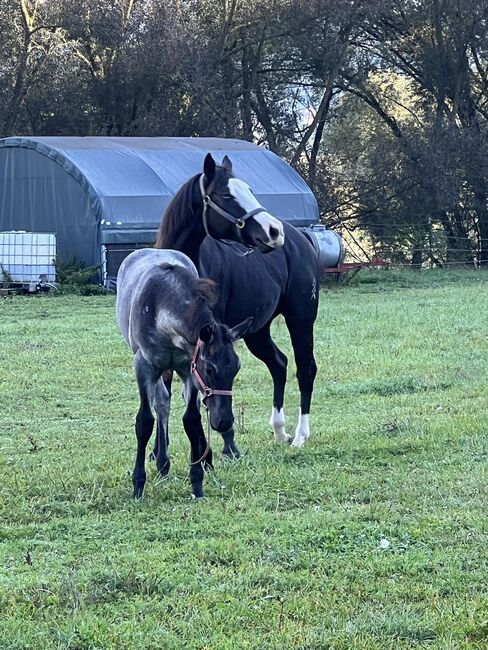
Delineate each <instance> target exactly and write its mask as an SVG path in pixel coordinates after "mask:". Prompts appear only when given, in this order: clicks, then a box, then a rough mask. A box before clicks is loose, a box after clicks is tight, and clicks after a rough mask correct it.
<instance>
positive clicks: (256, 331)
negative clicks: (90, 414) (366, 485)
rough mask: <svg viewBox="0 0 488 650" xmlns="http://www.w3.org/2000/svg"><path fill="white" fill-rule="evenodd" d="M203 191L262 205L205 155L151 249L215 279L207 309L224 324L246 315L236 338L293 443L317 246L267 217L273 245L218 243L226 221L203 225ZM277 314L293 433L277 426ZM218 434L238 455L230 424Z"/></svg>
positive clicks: (230, 202) (281, 433)
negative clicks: (290, 384) (292, 380)
mask: <svg viewBox="0 0 488 650" xmlns="http://www.w3.org/2000/svg"><path fill="white" fill-rule="evenodd" d="M202 186H203V187H205V188H207V189H206V190H205V192H204V199H202V193H201V192H200V189H199V188H200V187H202ZM208 195H209V196H210V200H211V201H212V203H213V204H214V205H215V204H216V205H217V206H218V207H220V209H221V211H225V212H227V211H229V212H230V211H231V212H232V213H233V215H235V216H237V217H238V218H239V217H241V216H242V217H244V216H245V215H246V214H249V212H251V211H253V210H259V209H263V208H262V207H261V206H260V204H259V203H258V201H257V200H256V198H255V197H254V195H253V194H252V192H251V189H250V188H249V186H248V185H247V183H244V182H243V181H241V180H238V179H236V178H234V176H233V174H232V165H231V163H230V161H229V159H228V158H227V157H225V158H224V160H223V162H222V166H216V165H215V162H214V161H213V159H212V157H211V156H210V154H208V155H207V158H206V159H205V165H204V173H203V174H202V175H198V176H194V177H193V178H191V179H190V180H189V181H188V182H187V183H185V185H183V187H182V188H181V189H180V190H179V192H178V193H177V194H176V195H175V197H174V198H173V201H172V202H171V203H170V205H169V206H168V208H167V210H166V212H165V214H164V216H163V219H162V222H161V225H160V227H159V232H158V236H157V240H156V248H172V249H176V250H180V251H182V252H184V253H186V254H187V255H188V256H189V257H190V258H191V259H192V260H193V262H194V263H195V265H196V266H197V267H198V268H199V271H200V275H201V276H202V277H207V278H211V279H212V280H214V281H215V282H216V283H217V285H218V290H219V296H220V299H219V302H218V305H216V307H215V308H214V313H215V314H216V316H217V317H218V318H219V319H221V321H222V322H224V323H226V324H227V325H229V326H230V327H232V326H233V325H235V324H237V323H239V322H241V320H242V319H243V318H247V317H250V316H252V317H253V322H252V325H251V327H250V328H249V330H248V332H247V334H246V335H245V336H244V341H245V343H246V345H247V347H248V348H249V350H250V351H251V352H252V354H254V356H256V357H257V358H258V359H260V360H261V361H263V362H264V363H265V364H266V366H267V367H268V369H269V371H270V373H271V376H272V379H273V387H274V390H273V407H272V413H271V420H270V423H271V425H272V427H273V430H274V437H275V440H276V441H277V442H284V443H292V444H293V445H294V446H295V447H301V446H302V445H303V444H304V443H305V441H306V440H307V438H308V437H309V435H310V423H309V419H310V403H311V398H312V391H313V384H314V379H315V375H316V364H315V359H314V354H313V326H314V322H315V319H316V316H317V309H318V300H319V262H318V255H317V251H316V249H315V247H314V246H313V244H312V243H311V241H310V240H309V239H308V238H307V237H306V236H305V235H304V234H303V233H302V232H300V231H299V230H297V229H296V228H294V227H293V226H291V225H289V224H287V223H283V224H282V225H281V228H282V229H281V231H278V232H276V231H274V230H273V229H274V228H275V225H274V224H273V225H272V226H271V227H270V228H269V233H270V234H271V235H273V236H274V241H275V242H278V243H279V244H281V245H280V246H275V247H274V250H271V247H270V244H269V240H268V242H267V243H263V241H262V235H256V236H255V237H254V244H256V241H257V242H258V243H259V244H260V246H259V247H256V248H254V249H253V250H252V251H251V250H250V249H248V250H247V251H246V250H245V249H244V248H243V247H242V246H239V245H237V246H230V245H224V244H222V243H221V242H219V241H217V239H221V238H222V233H223V232H224V231H225V232H229V226H228V224H227V223H226V222H225V219H223V218H220V221H219V217H220V214H219V213H218V212H217V213H216V214H215V215H214V219H213V221H212V225H211V227H209V224H208V220H206V219H205V197H207V199H208ZM225 229H227V230H225ZM242 233H243V235H244V233H245V230H243V231H242ZM206 235H208V236H206ZM225 236H226V237H228V235H225ZM260 237H261V240H260ZM229 238H230V237H229ZM238 241H240V242H241V243H242V244H245V245H246V244H247V245H250V244H252V243H253V242H251V241H249V240H247V239H246V238H245V237H244V236H243V237H242V238H241V239H240V240H239V239H238ZM248 253H250V254H248ZM278 314H282V315H283V316H284V318H285V322H286V325H287V327H288V331H289V333H290V337H291V342H292V345H293V350H294V355H295V362H296V367H297V379H298V385H299V389H300V413H299V417H298V424H297V427H296V429H295V436H294V438H293V439H292V438H291V436H289V435H288V434H287V433H286V431H285V414H284V409H283V402H284V392H285V384H286V371H287V358H286V356H285V355H284V354H283V352H281V350H279V349H278V347H277V346H276V345H275V343H274V342H273V340H272V338H271V334H270V327H271V322H272V321H273V319H274V318H275V317H276V316H277V315H278ZM222 436H223V439H224V451H223V453H224V454H226V455H228V456H232V455H236V456H238V455H239V450H238V449H237V447H236V446H235V443H234V432H233V430H232V429H230V430H229V431H227V432H225V433H223V434H222Z"/></svg>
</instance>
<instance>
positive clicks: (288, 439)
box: [275, 433, 293, 445]
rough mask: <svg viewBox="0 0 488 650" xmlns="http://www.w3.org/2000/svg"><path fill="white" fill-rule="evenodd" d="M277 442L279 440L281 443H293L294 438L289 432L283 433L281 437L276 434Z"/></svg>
mask: <svg viewBox="0 0 488 650" xmlns="http://www.w3.org/2000/svg"><path fill="white" fill-rule="evenodd" d="M275 442H277V443H278V444H280V445H291V443H292V442H293V438H292V437H291V436H289V435H288V434H287V433H283V434H282V435H281V436H280V437H279V438H277V437H276V436H275Z"/></svg>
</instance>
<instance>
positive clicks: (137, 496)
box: [132, 487, 144, 501]
mask: <svg viewBox="0 0 488 650" xmlns="http://www.w3.org/2000/svg"><path fill="white" fill-rule="evenodd" d="M143 496H144V488H143V487H142V488H134V492H133V493H132V498H133V499H134V501H140V500H141V499H142V497H143Z"/></svg>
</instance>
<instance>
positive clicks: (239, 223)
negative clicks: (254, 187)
mask: <svg viewBox="0 0 488 650" xmlns="http://www.w3.org/2000/svg"><path fill="white" fill-rule="evenodd" d="M204 177H205V174H202V175H201V176H200V178H199V180H198V184H199V187H200V193H201V195H202V199H203V227H204V228H205V232H206V233H207V236H208V237H211V238H212V239H215V237H213V236H212V235H211V234H210V232H209V229H208V214H207V212H208V209H209V208H212V210H215V212H217V213H218V214H220V216H221V217H224V219H227V221H230V222H231V223H233V224H234V226H235V227H236V228H237V229H238V230H239V231H240V230H242V229H243V228H244V226H245V225H246V221H247V220H248V219H250V218H251V217H254V215H255V214H259V213H260V212H266V210H265V208H263V207H261V206H260V207H259V208H254V210H250V211H249V212H246V214H244V215H242V217H235V216H234V215H233V214H231V213H230V212H227V211H226V210H224V209H223V208H221V207H220V205H217V204H216V203H215V201H212V199H211V197H210V195H211V193H212V190H213V181H211V182H210V184H209V186H208V187H207V189H206V190H205V186H204V184H203V179H204ZM241 240H242V235H241ZM242 243H244V242H242Z"/></svg>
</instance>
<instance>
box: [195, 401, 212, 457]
mask: <svg viewBox="0 0 488 650" xmlns="http://www.w3.org/2000/svg"><path fill="white" fill-rule="evenodd" d="M203 406H204V408H205V410H206V412H207V437H206V439H205V441H206V443H207V446H206V448H205V451H204V452H203V455H202V456H201V458H199V459H198V460H196V461H194V462H193V463H190V467H194V466H195V465H199V464H200V463H202V466H203V461H204V460H205V458H206V457H207V456H208V452H209V451H210V432H211V431H212V428H211V427H210V413H209V412H208V407H207V406H206V405H205V404H204V405H203ZM203 437H204V438H205V434H204V435H203ZM203 469H205V468H203Z"/></svg>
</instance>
